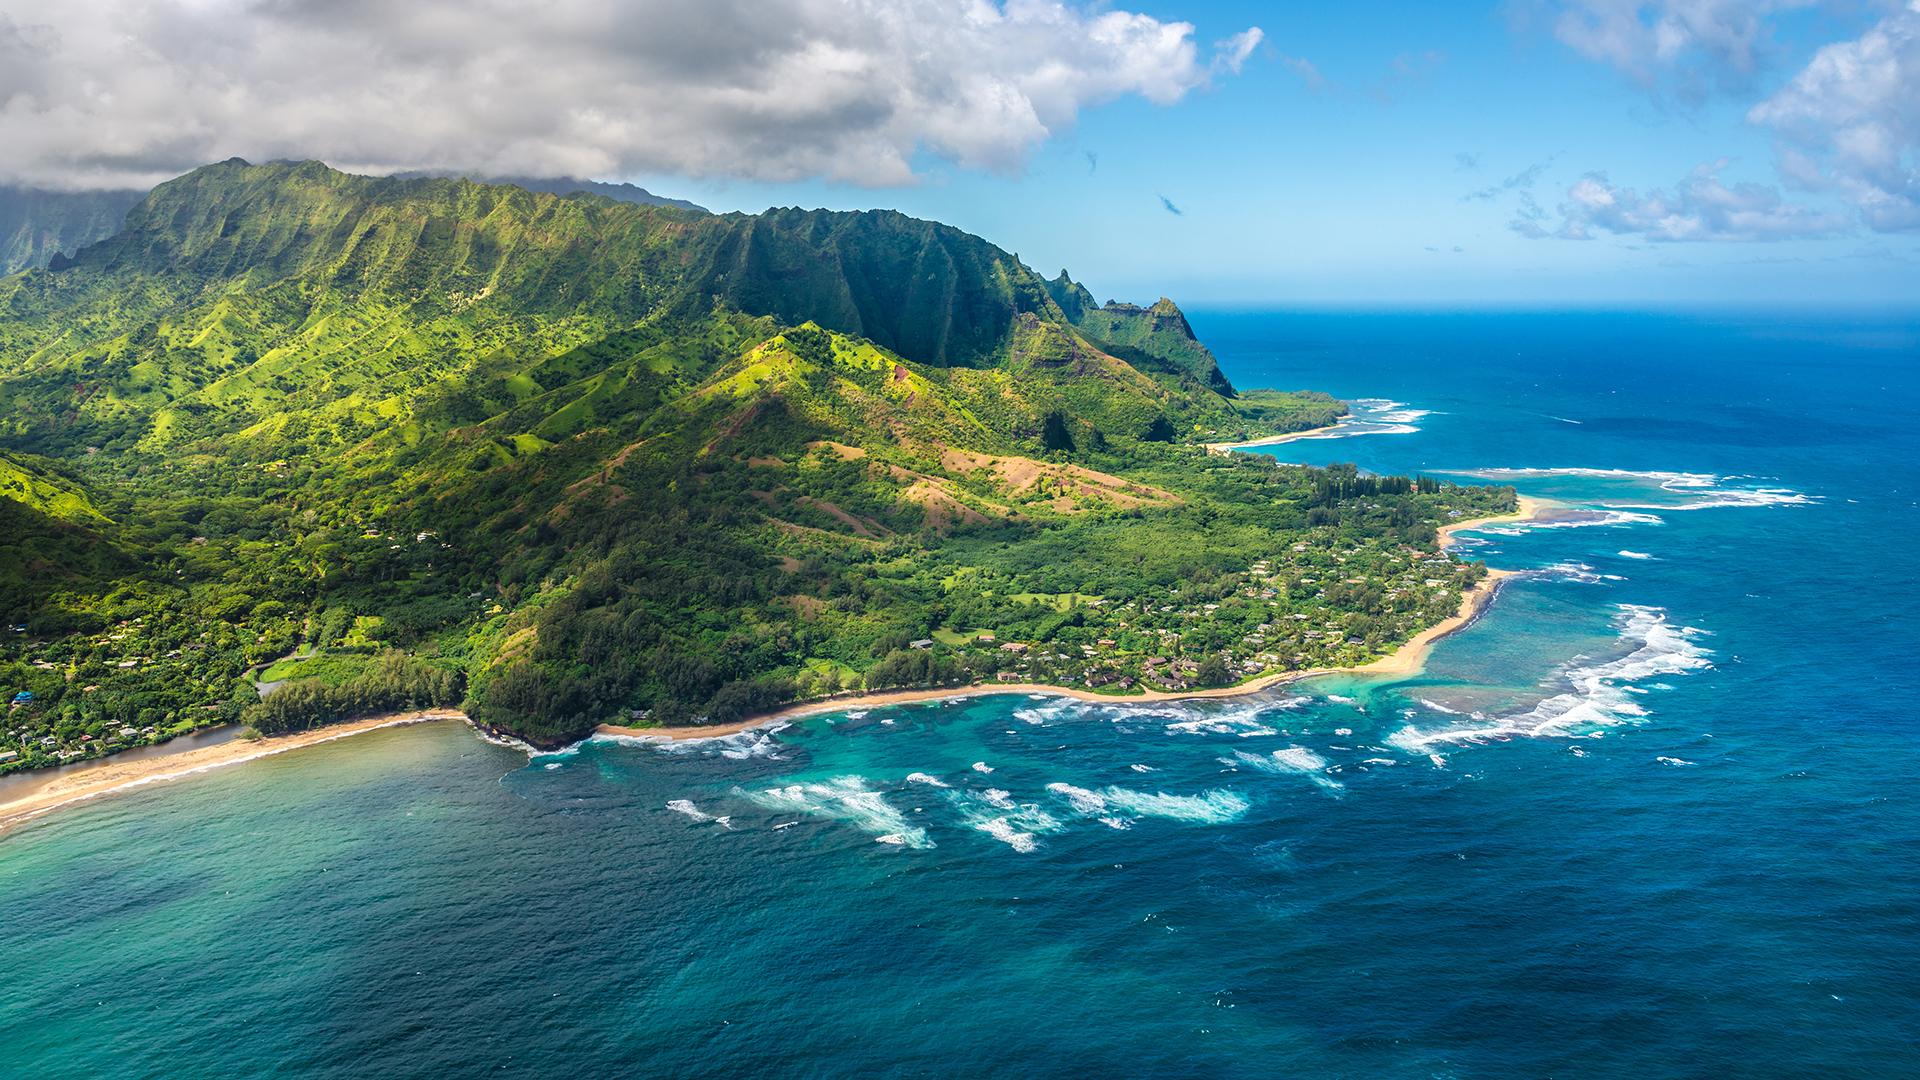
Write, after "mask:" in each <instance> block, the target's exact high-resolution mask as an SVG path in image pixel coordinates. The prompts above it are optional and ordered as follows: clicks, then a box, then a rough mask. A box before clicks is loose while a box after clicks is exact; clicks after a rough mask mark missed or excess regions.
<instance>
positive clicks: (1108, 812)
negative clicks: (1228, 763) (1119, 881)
mask: <svg viewBox="0 0 1920 1080" xmlns="http://www.w3.org/2000/svg"><path fill="white" fill-rule="evenodd" d="M1047 790H1048V791H1050V792H1052V793H1054V794H1055V795H1057V796H1059V797H1060V798H1062V799H1064V800H1066V802H1067V805H1068V806H1070V807H1072V808H1073V811H1074V812H1075V813H1077V814H1080V815H1081V816H1083V817H1095V818H1098V819H1099V820H1100V822H1101V824H1103V825H1107V826H1109V827H1111V828H1115V829H1124V828H1126V827H1127V826H1128V825H1129V824H1131V822H1132V820H1133V819H1137V818H1147V817H1157V818H1165V819H1166V820H1168V821H1182V822H1186V823H1188V824H1194V825H1218V824H1222V823H1224V822H1229V821H1237V820H1239V819H1240V817H1241V816H1242V815H1244V814H1245V813H1246V812H1247V806H1248V803H1247V800H1246V798H1245V797H1244V796H1242V795H1239V794H1236V793H1235V792H1231V791H1224V790H1214V791H1206V792H1202V793H1200V794H1198V795H1169V794H1167V793H1166V792H1164V791H1157V792H1145V791H1135V790H1133V789H1131V788H1123V787H1106V788H1102V789H1101V790H1099V791H1089V790H1088V789H1086V788H1082V787H1075V786H1073V785H1072V784H1059V783H1055V784H1048V785H1047Z"/></svg>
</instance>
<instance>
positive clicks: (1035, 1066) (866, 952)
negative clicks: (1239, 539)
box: [0, 312, 1920, 1077]
mask: <svg viewBox="0 0 1920 1080" xmlns="http://www.w3.org/2000/svg"><path fill="white" fill-rule="evenodd" d="M1195 322H1196V325H1197V328H1198V329H1199V331H1200V332H1201V334H1202V335H1203V336H1204V337H1206V338H1207V339H1208V340H1209V341H1210V342H1212V343H1213V344H1214V345H1215V347H1216V350H1217V351H1218V352H1219V353H1220V355H1221V357H1222V361H1223V363H1224V364H1225V366H1226V367H1227V369H1228V371H1229V373H1230V374H1231V375H1232V376H1233V377H1234V379H1235V381H1236V382H1237V383H1239V384H1240V385H1262V384H1269V385H1279V386H1315V387H1324V388H1327V389H1330V390H1332V391H1334V392H1336V393H1339V394H1341V395H1343V396H1350V397H1353V398H1365V399H1373V400H1372V401H1370V402H1369V403H1368V404H1366V405H1364V406H1362V407H1361V408H1360V409H1359V410H1358V412H1359V414H1360V416H1361V417H1362V418H1363V419H1364V420H1365V421H1366V422H1364V423H1360V424H1357V425H1354V426H1351V427H1349V428H1348V429H1347V430H1346V431H1345V432H1342V433H1341V435H1342V437H1340V438H1333V439H1322V440H1312V441H1306V442H1297V443H1293V444H1288V445H1286V446H1282V447H1276V448H1273V452H1275V453H1277V454H1279V455H1281V456H1282V457H1283V458H1285V459H1287V460H1298V461H1315V462H1318V461H1334V460H1350V461H1357V462H1359V463H1360V464H1361V465H1362V466H1364V467H1367V468H1370V469H1374V470H1377V471H1383V472H1385V471H1396V472H1397V471H1407V470H1422V471H1433V472H1439V471H1450V470H1466V471H1471V472H1484V471H1485V470H1489V469H1498V470H1522V471H1519V472H1501V473H1497V474H1495V475H1497V476H1499V477H1501V478H1503V479H1505V480H1508V481H1510V482H1512V483H1514V484H1516V485H1517V486H1519V487H1520V488H1521V489H1522V490H1523V491H1526V492H1529V493H1533V494H1538V495H1541V496H1544V497H1549V498H1554V499H1556V500H1559V501H1562V502H1564V503H1566V504H1567V505H1569V506H1573V507H1577V508H1581V509H1582V510H1583V511H1585V512H1583V513H1576V514H1571V515H1569V516H1566V517H1563V518H1561V519H1558V520H1557V521H1556V525H1557V526H1558V527H1553V528H1529V529H1519V530H1491V531H1487V532H1483V533H1480V534H1476V535H1475V536H1474V537H1473V539H1474V540H1475V541H1477V546H1475V547H1474V548H1473V549H1472V550H1473V551H1474V553H1475V554H1478V555H1481V556H1484V557H1485V558H1486V559H1488V561H1489V562H1490V563H1491V564H1493V565H1495V566H1499V567H1505V568H1509V569H1517V570H1523V571H1529V572H1528V573H1526V574H1524V575H1523V576H1521V577H1519V578H1516V579H1514V580H1513V581H1512V582H1510V583H1509V584H1508V585H1507V586H1505V588H1504V589H1503V590H1502V593H1501V595H1500V597H1499V599H1498V601H1497V602H1496V604H1495V605H1494V607H1493V609H1492V610H1491V612H1490V613H1489V614H1488V615H1487V616H1486V617H1484V618H1482V619H1481V620H1480V621H1478V622H1476V623H1475V624H1474V625H1473V626H1472V627H1470V628H1469V629H1467V630H1465V631H1463V632H1462V633H1460V634H1457V635H1455V636H1453V637H1451V638H1449V639H1447V640H1446V641H1444V642H1443V643H1442V644H1441V645H1440V646H1439V648H1438V649H1437V650H1436V652H1435V655H1434V658H1433V661H1432V664H1431V665H1430V670H1429V671H1428V673H1427V674H1426V675H1424V676H1422V677H1421V678H1419V679H1414V680H1407V681H1404V682H1401V683H1397V684H1381V683H1370V682H1366V681H1361V680H1355V679H1351V678H1347V679H1324V680H1320V681H1318V682H1315V683H1311V684H1307V685H1305V686H1301V687H1296V688H1292V689H1290V690H1286V691H1280V692H1276V693H1272V694H1268V695H1266V696H1264V697H1262V698H1258V699H1250V700H1235V701H1226V702H1213V703H1205V704H1200V703H1196V704H1191V705H1178V706H1166V707H1159V708H1152V709H1149V708H1123V707H1105V706H1100V707H1093V706H1082V705H1076V704H1073V703H1069V702H1064V701H1060V700H1057V699H1042V700H1034V699H1028V698H1025V697H999V698H985V699H973V700H968V701H964V702H955V703H936V704H931V705H925V706H917V707H908V708H900V709H891V710H874V711H872V712H870V713H867V714H865V715H861V716H841V717H823V718H815V719H809V720H807V721H804V722H801V723H799V724H797V725H795V726H793V727H791V728H788V729H786V730H783V731H780V732H778V733H776V734H774V735H772V736H770V737H768V736H758V735H755V736H743V737H738V738H735V739H730V740H724V741H720V742H713V743H706V744H696V745H692V746H684V747H678V748H675V749H673V750H671V751H669V750H663V749H660V748H658V747H654V746H650V745H648V746H637V745H623V744H620V743H613V742H595V743H591V744H588V745H586V746H584V747H582V748H580V749H579V750H577V751H576V752H573V753H569V754H565V755H560V756H549V757H544V758H539V759H535V760H534V761H533V762H531V763H529V762H527V761H526V760H525V758H524V757H522V756H521V755H519V754H517V753H514V752H512V751H509V750H506V749H503V748H499V747H495V746H490V745H487V744H485V743H481V742H479V741H478V740H476V739H474V738H473V737H472V736H471V735H470V734H469V733H468V732H467V731H466V730H465V729H464V728H462V727H459V726H456V725H450V724H449V725H434V726H429V727H422V728H414V729H400V730H393V731H387V732H381V733H376V734H372V735H368V736H364V737H359V738H356V739H353V740H347V741H344V742H342V743H339V744H335V745H330V746H324V747H319V748H315V749H312V750H307V751H302V752H300V753H298V754H291V755H285V756H281V757H277V758H273V759H268V760H265V761H262V762H258V763H254V764H249V765H246V766H242V767H237V768H233V769H228V770H223V771H219V772H215V773H211V774H208V775H205V776H202V777H199V778H195V779H193V780H191V781H187V782H183V783H178V784H174V785H170V786H168V787H165V788H155V789H151V790H144V791H139V792H136V793H132V794H129V795H126V796H124V797H120V798H116V799H113V800H107V801H102V802H100V803H98V804H96V805H91V806H86V807H83V808H79V809H76V810H72V811H69V812H65V813H62V814H60V815H57V816H55V817H53V818H50V819H48V820H47V821H45V822H43V823H40V824H37V825H35V826H33V827H30V828H28V829H25V830H22V831H19V832H17V833H15V834H12V835H9V836H7V837H5V838H3V839H0V913H4V920H5V925H6V927H7V929H8V933H7V936H6V940H7V950H8V951H7V960H6V966H5V974H6V977H5V978H4V979H0V1031H4V1032H5V1033H6V1037H5V1038H4V1039H3V1040H0V1074H4V1075H10V1076H11V1075H19V1076H156V1077H157V1076H167V1077H175V1076H205V1075H243V1076H251V1075H268V1074H272V1075H288V1076H329V1077H332V1076H338V1077H347V1076H449V1075H475V1074H479V1073H482V1072H487V1073H500V1074H504V1075H525V1076H549V1075H556V1074H573V1075H583V1076H600V1075H648V1076H675V1077H680V1076H724V1075H760V1074H774V1075H782V1076H841V1075H855V1074H860V1075H876V1074H877V1075H926V1076H959V1075H966V1076H978V1075H1021V1076H1053V1075H1058V1076H1087V1075H1129V1076H1222V1075H1225V1076H1271V1075H1301V1076H1356V1077H1358V1076H1459V1077H1478V1076H1542V1075H1573V1076H1609V1077H1611V1076H1619V1077H1695V1076H1698V1077H1718V1076H1725V1075H1745V1076H1783V1077H1784V1076H1806V1075H1823V1076H1862V1077H1866V1076H1889V1075H1916V1074H1920V1046H1917V1045H1916V1044H1917V1043H1920V979H1916V978H1915V977H1914V975H1913V973H1914V971H1915V970H1920V901H1917V900H1916V895H1917V894H1920V805H1916V798H1915V791H1916V784H1915V781H1914V777H1915V775H1916V772H1917V771H1920V760H1916V759H1917V758H1920V752H1916V738H1915V735H1916V730H1915V729H1916V719H1915V714H1916V710H1915V703H1916V700H1920V677H1916V672H1915V667H1914V661H1915V659H1916V657H1920V614H1917V613H1916V600H1920V588H1916V576H1917V574H1916V572H1917V571H1920V554H1916V553H1920V510H1917V509H1916V498H1917V496H1916V493H1915V487H1914V483H1913V481H1912V478H1911V468H1912V464H1913V462H1914V461H1915V460H1916V459H1920V419H1917V418H1920V373H1916V371H1915V368H1914V365H1915V361H1916V357H1917V356H1920V325H1916V324H1915V323H1914V322H1912V321H1910V320H1909V321H1901V320H1897V319H1863V318H1857V317H1856V318H1849V319H1838V318H1832V319H1821V318H1796V319H1785V318H1778V319H1771V320H1761V319H1757V318H1753V317H1732V316H1714V317H1706V316H1693V317H1680V316H1658V317H1655V316H1625V315H1606V316H1602V315H1583V316H1553V317H1549V316H1539V315H1411V314H1405V315H1380V314H1377V313H1375V314H1358V313H1337V314H1291V315H1275V314H1269V313H1236V312H1204V313H1200V314H1199V315H1197V316H1196V317H1195ZM988 770H991V771H988Z"/></svg>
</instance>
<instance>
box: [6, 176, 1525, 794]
mask: <svg viewBox="0 0 1920 1080" xmlns="http://www.w3.org/2000/svg"><path fill="white" fill-rule="evenodd" d="M1066 280H1067V279H1066V278H1065V276H1064V275H1062V278H1061V281H1066ZM1074 288H1076V289H1077V288H1078V287H1077V286H1075V287H1074ZM1081 291H1082V292H1084V290H1081ZM1058 292H1061V288H1060V286H1059V283H1058V282H1055V283H1049V282H1047V281H1045V280H1044V279H1041V278H1040V277H1039V276H1038V275H1036V274H1034V273H1033V272H1032V271H1031V270H1029V269H1027V268H1026V267H1025V266H1023V265H1021V264H1020V263H1019V262H1018V260H1016V259H1014V258H1013V257H1012V256H1011V255H1008V254H1007V253H1005V252H1003V251H1001V250H1000V249H998V248H995V247H993V246H992V245H990V244H988V243H986V242H985V241H982V240H980V239H978V238H975V237H971V236H968V235H966V234H964V233H960V232H958V231H957V230H953V229H949V228H946V227H945V226H939V225H935V224H932V223H928V222H921V221H915V220H913V219H909V218H906V217H903V216H901V215H898V214H891V213H885V212H879V213H866V214H837V213H827V212H824V211H814V212H804V211H797V210H789V211H770V212H768V213H767V214H763V215H757V216H747V215H738V214H734V215H707V214H701V213H696V212H693V211H688V210H684V209H680V208H675V207H662V206H647V205H626V204H620V203H616V202H613V201H611V200H608V199H604V198H600V197H597V196H594V195H591V194H574V195H568V196H564V197H557V196H554V195H551V194H535V193H530V192H527V191H524V190H520V189H517V188H511V187H502V186H488V185H480V184H474V183H471V182H468V181H458V180H438V179H414V180H378V179H369V178H364V177H352V176H347V175H344V174H341V173H337V172H334V171H332V170H329V169H327V168H325V167H324V166H320V165H318V164H314V163H306V164H284V163H283V164H274V165H266V166H250V165H246V164H245V163H242V162H227V163H224V164H221V165H216V166H209V167H207V168H205V169H202V170H198V171H196V172H195V173H192V174H189V175H188V176H186V177H183V178H181V179H179V180H176V181H174V182H172V183H169V184H166V185H163V186H162V187H160V188H159V189H156V191H155V192H154V193H153V194H152V196H150V197H149V198H148V199H147V200H146V201H145V202H144V203H142V204H141V205H140V206H139V207H136V208H135V209H134V210H133V211H132V212H131V213H130V214H129V215H128V219H127V225H126V228H125V229H124V230H122V231H121V232H120V233H119V234H117V235H116V236H114V237H113V238H111V239H109V240H107V241H105V242H103V243H100V244H97V245H95V246H93V247H90V248H87V249H85V250H84V251H82V252H80V253H79V254H78V255H77V256H76V257H75V258H74V259H73V260H72V261H71V262H70V263H68V264H62V265H60V266H59V268H58V269H47V270H39V271H33V272H29V273H25V274H21V275H16V276H14V277H11V278H5V279H0V519H3V520H0V555H4V556H6V558H5V560H4V561H0V620H4V621H5V622H6V623H7V624H8V627H9V632H8V633H6V634H5V635H4V638H5V640H4V642H0V691H4V693H5V696H6V700H12V699H13V698H14V697H15V695H19V694H28V695H31V698H30V699H22V700H21V701H20V703H19V704H18V705H17V706H15V707H13V708H12V709H11V711H10V712H9V714H8V717H7V723H6V724H5V725H0V754H12V755H15V756H13V757H12V758H10V759H8V761H6V762H0V768H4V767H19V766H22V765H34V764H43V763H46V762H49V761H55V760H61V759H64V758H70V757H72V756H75V755H77V754H88V753H100V752H105V751H107V750H110V749H112V748H115V747H118V746H123V745H133V744H136V743H139V742H146V741H152V740H154V739H158V738H164V737H167V736H169V735H171V734H174V733H177V732H179V731H182V730H188V729H191V728H193V727H196V726H202V725H205V724H209V723H216V722H221V721H227V720H233V719H241V718H244V719H246V720H247V721H248V722H250V723H252V724H254V725H255V726H256V727H258V728H260V729H261V730H263V731H268V730H271V731H281V730H290V729H297V728H301V727H305V726H309V725H311V724H314V723H322V722H327V721H330V720H334V719H339V718H342V717H344V716H347V715H352V714H355V713H360V712H367V711H379V710H385V709H394V708H408V707H417V706H425V705H444V704H450V703H453V702H455V701H463V702H464V704H465V706H466V708H467V709H468V711H469V713H470V714H471V715H473V716H474V717H475V718H476V719H477V720H478V721H480V722H482V723H486V724H490V725H493V726H496V727H498V728H500V729H503V730H506V731H510V732H513V733H516V734H519V735H522V736H525V737H527V738H530V739H533V740H535V741H541V742H555V741H562V740H568V739H571V738H575V737H578V736H579V735H581V734H583V733H585V732H586V731H589V730H591V728H592V727H593V726H594V725H595V724H598V723H602V722H607V721H614V720H627V721H632V720H634V719H636V718H637V719H642V720H645V721H648V722H657V723H686V722H692V721H696V720H699V719H701V718H708V719H726V718H730V717H735V716H739V715H744V714H748V713H751V712H754V711H758V710H762V709H765V708H767V707H770V706H772V705H775V704H777V703H779V702H781V701H784V700H789V699H791V698H793V697H795V696H815V695H821V694H828V693H833V692H836V691H840V690H845V689H852V688H857V687H881V686H900V685H923V684H947V683H954V682H963V681H969V680H974V679H986V680H992V679H1006V680H1014V679H1029V678H1031V679H1035V680H1041V681H1050V682H1055V683H1076V684H1082V685H1093V686H1098V687H1101V688H1103V689H1107V690H1110V691H1112V692H1116V693H1125V692H1132V691H1134V690H1136V689H1137V688H1139V687H1157V688H1178V687H1181V686H1186V685H1194V684H1196V683H1230V682H1235V681H1239V680H1241V679H1243V678H1247V677H1250V676H1251V675H1253V674H1255V673H1257V672H1262V671H1273V670H1288V669H1293V668H1298V667H1310V666H1319V665H1322V664H1330V663H1351V662H1359V661H1363V660H1365V659H1368V658H1370V657H1372V656H1376V655H1379V654H1380V653H1381V652H1384V651H1386V650H1388V649H1390V648H1391V647H1392V646H1393V645H1394V644H1395V643H1397V642H1398V641H1401V640H1404V639H1405V638H1406V637H1407V636H1408V635H1409V634H1411V633H1413V632H1415V631H1416V630H1418V629H1419V628H1420V627H1422V626H1425V625H1428V624H1431V623H1432V622H1433V621H1435V620H1436V619H1438V618H1440V617H1442V616H1444V615H1445V614H1448V613H1451V611H1452V610H1454V608H1455V607H1456V606H1457V604H1458V602H1459V599H1460V594H1461V590H1462V589H1463V588H1466V587H1468V586H1469V585H1470V584H1471V582H1472V581H1474V580H1476V579H1477V577H1478V575H1479V574H1480V573H1481V572H1482V571H1481V570H1480V568H1478V567H1477V566H1472V565H1468V564H1462V563H1457V562H1454V561H1451V560H1449V559H1447V558H1445V557H1443V556H1441V555H1439V554H1438V553H1437V552H1436V551H1435V550H1434V548H1433V538H1434V531H1435V528H1436V526H1437V524H1438V523H1440V522H1442V521H1444V520H1448V519H1450V518H1455V517H1459V516H1463V515H1477V514H1481V513H1488V512H1493V511H1498V510H1504V509H1507V508H1509V507H1510V506H1511V505H1512V496H1511V492H1510V491H1507V490H1505V489H1498V490H1496V489H1482V488H1458V487H1452V486H1441V485H1438V484H1434V483H1431V482H1427V481H1419V482H1414V481H1408V480H1404V479H1394V478H1385V479H1382V478H1374V477H1365V476H1358V475H1355V474H1354V473H1353V472H1352V471H1351V470H1345V471H1342V470H1330V471H1323V470H1311V469H1298V468H1292V467H1286V466H1281V465H1278V464H1275V463H1273V462H1272V461H1271V460H1269V459H1265V458H1259V457H1254V456H1249V455H1235V456H1231V457H1228V456H1220V455H1209V454H1207V453H1206V452H1204V451H1203V450H1201V449H1200V448H1198V447H1197V446H1196V445H1194V444H1196V443H1199V442H1205V441H1210V440H1221V439H1233V438H1249V437H1257V436H1259V435H1262V434H1270V433H1274V432H1278V431H1287V430H1299V429H1304V428H1308V427H1314V426H1318V425H1320V424H1324V423H1327V422H1330V421H1331V420H1332V419H1333V418H1334V417H1336V416H1338V415H1339V414H1340V412H1341V410H1342V407H1341V406H1340V405H1339V403H1338V402H1335V401H1333V400H1332V399H1330V398H1327V397H1325V396H1324V395H1316V394H1306V393H1293V394H1280V393H1270V392H1268V393H1260V394H1257V395H1249V396H1248V397H1249V398H1250V399H1251V401H1250V402H1249V404H1247V405H1246V406H1245V407H1244V408H1243V407H1242V405H1241V399H1240V398H1239V396H1238V395H1236V394H1235V392H1234V388H1233V387H1232V386H1231V385H1229V384H1228V383H1227V381H1226V379H1225V378H1224V377H1223V376H1221V375H1220V374H1219V371H1218V368H1217V367H1216V366H1215V365H1214V364H1213V360H1212V357H1211V355H1210V354H1208V353H1206V351H1205V349H1204V347H1203V346H1201V345H1200V344H1199V343H1198V342H1197V341H1193V340H1192V334H1191V331H1190V328H1188V327H1187V324H1186V320H1185V318H1184V317H1183V316H1179V313H1178V309H1177V308H1175V307H1174V306H1173V305H1172V304H1171V303H1170V302H1166V301H1163V302H1162V303H1161V304H1157V305H1155V306H1154V307H1153V308H1151V309H1133V312H1134V313H1144V314H1134V313H1127V312H1120V311H1117V310H1116V309H1115V308H1114V307H1113V306H1109V307H1108V308H1102V309H1097V311H1096V312H1095V313H1093V314H1089V312H1088V310H1086V309H1085V308H1084V307H1083V308H1080V309H1078V310H1077V314H1076V313H1070V312H1069V311H1068V310H1067V306H1065V305H1063V304H1062V303H1060V302H1059V301H1057V300H1056V299H1055V293H1058ZM1068 300H1069V304H1070V305H1071V304H1074V303H1077V301H1076V300H1075V299H1074V297H1073V296H1072V295H1069V296H1068ZM1089 303H1090V298H1089ZM1099 312H1106V314H1099ZM256 679H257V680H259V682H260V683H261V684H262V685H261V686H256V684H255V680H256ZM263 689H267V690H271V692H270V693H268V694H267V695H266V696H265V697H264V698H263V697H262V696H261V692H262V690H263Z"/></svg>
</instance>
